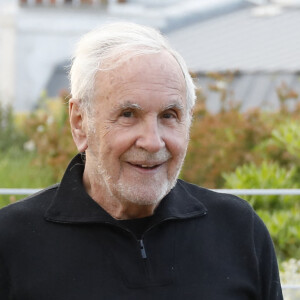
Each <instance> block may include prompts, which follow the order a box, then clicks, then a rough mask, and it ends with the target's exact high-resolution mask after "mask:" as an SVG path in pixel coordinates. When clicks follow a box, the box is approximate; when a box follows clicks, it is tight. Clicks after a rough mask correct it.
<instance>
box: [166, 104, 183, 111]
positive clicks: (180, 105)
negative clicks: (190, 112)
mask: <svg viewBox="0 0 300 300" xmlns="http://www.w3.org/2000/svg"><path fill="white" fill-rule="evenodd" d="M174 108H175V109H178V110H184V106H183V105H182V104H179V103H172V104H170V105H167V106H166V107H165V108H164V110H168V109H174Z"/></svg>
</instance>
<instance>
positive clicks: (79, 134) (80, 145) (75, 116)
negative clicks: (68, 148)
mask: <svg viewBox="0 0 300 300" xmlns="http://www.w3.org/2000/svg"><path fill="white" fill-rule="evenodd" d="M69 116H70V124H71V131H72V136H73V140H74V142H75V144H76V146H77V149H78V151H79V152H84V151H85V150H86V149H87V147H88V145H87V134H88V133H87V126H86V123H87V117H86V114H85V112H84V111H83V109H82V108H81V107H80V103H79V100H78V99H71V100H70V101H69Z"/></svg>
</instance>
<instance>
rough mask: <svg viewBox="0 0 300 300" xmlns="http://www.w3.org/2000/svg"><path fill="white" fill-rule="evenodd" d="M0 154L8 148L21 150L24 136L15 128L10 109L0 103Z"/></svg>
mask: <svg viewBox="0 0 300 300" xmlns="http://www.w3.org/2000/svg"><path fill="white" fill-rule="evenodd" d="M0 137H1V138H0V152H1V153H4V151H7V150H8V149H10V148H12V147H13V148H18V149H22V146H23V143H24V142H25V140H26V136H25V135H24V134H23V133H22V132H21V131H20V130H18V128H17V127H16V124H15V121H14V116H13V112H12V108H11V107H10V106H4V105H2V104H1V102H0Z"/></svg>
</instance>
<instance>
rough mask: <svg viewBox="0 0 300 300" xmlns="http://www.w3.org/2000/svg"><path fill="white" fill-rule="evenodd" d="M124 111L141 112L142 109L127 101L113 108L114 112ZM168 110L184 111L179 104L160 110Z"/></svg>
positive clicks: (182, 106)
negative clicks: (134, 110)
mask: <svg viewBox="0 0 300 300" xmlns="http://www.w3.org/2000/svg"><path fill="white" fill-rule="evenodd" d="M126 109H137V110H140V111H143V108H142V107H141V106H140V105H139V104H137V103H132V102H130V101H127V102H126V103H122V104H120V105H116V106H115V107H114V111H118V110H126ZM169 109H177V110H184V105H182V104H180V103H172V104H169V105H167V106H165V107H162V110H169Z"/></svg>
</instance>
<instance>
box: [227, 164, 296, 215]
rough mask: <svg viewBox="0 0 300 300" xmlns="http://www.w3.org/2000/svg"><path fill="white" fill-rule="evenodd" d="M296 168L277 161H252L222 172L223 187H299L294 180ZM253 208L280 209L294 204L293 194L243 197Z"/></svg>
mask: <svg viewBox="0 0 300 300" xmlns="http://www.w3.org/2000/svg"><path fill="white" fill-rule="evenodd" d="M295 174H296V168H295V167H292V168H291V169H286V168H284V167H281V166H280V165H279V164H278V163H277V162H267V161H264V162H263V163H262V164H261V165H259V166H257V165H255V164H254V163H250V164H246V165H243V166H240V167H238V168H236V170H235V171H234V172H232V173H229V174H224V178H225V181H226V182H225V188H228V189H271V188H272V189H291V188H300V183H297V182H295ZM243 198H245V199H246V200H248V201H249V202H250V203H251V205H252V206H253V208H254V209H270V210H272V209H280V208H282V207H283V206H284V207H290V206H292V205H294V201H296V200H295V198H296V197H295V196H291V195H270V196H258V195H251V196H245V197H243Z"/></svg>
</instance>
